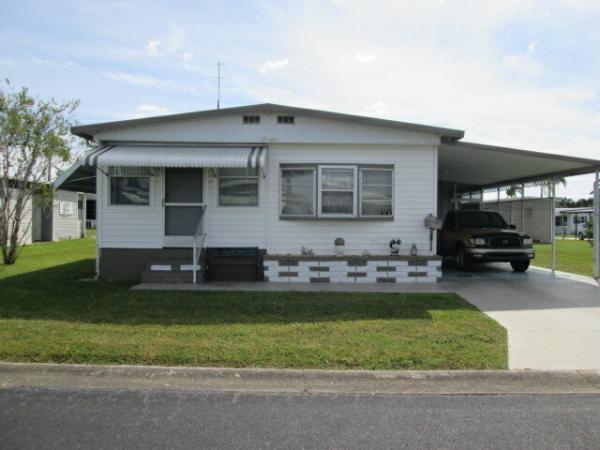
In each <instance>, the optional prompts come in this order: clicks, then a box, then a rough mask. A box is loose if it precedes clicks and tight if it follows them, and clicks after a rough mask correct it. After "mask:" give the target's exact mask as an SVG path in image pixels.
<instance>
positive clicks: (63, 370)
mask: <svg viewBox="0 0 600 450" xmlns="http://www.w3.org/2000/svg"><path fill="white" fill-rule="evenodd" d="M24 386H28V387H62V388H89V389H98V388H103V389H146V390H185V391H219V392H292V393H347V394H431V395H464V394H473V395H477V394H480V395H483V394H590V393H600V371H598V370H575V371H539V370H500V371H491V370H490V371H488V370H482V371H477V370H456V371H451V370H432V371H413V370H408V371H380V370H378V371H368V370H316V369H314V370H313V369H308V370H297V369H260V368H240V369H237V368H214V367H162V366H131V365H112V366H109V365H105V366H104V365H103V366H100V365H82V364H29V363H10V362H0V389H10V388H14V387H24Z"/></svg>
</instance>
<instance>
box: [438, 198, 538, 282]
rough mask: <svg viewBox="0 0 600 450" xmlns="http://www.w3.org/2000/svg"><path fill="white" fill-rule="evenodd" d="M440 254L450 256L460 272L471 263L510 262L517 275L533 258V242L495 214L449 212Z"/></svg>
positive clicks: (443, 229)
mask: <svg viewBox="0 0 600 450" xmlns="http://www.w3.org/2000/svg"><path fill="white" fill-rule="evenodd" d="M439 253H440V255H442V256H453V257H454V258H455V260H456V265H457V266H458V268H459V269H460V270H466V269H468V268H469V266H470V265H471V263H473V262H509V263H510V265H511V266H512V268H513V270H514V271H516V272H524V271H526V270H527V268H528V267H529V261H530V260H532V259H533V258H534V257H535V251H534V250H533V239H532V238H531V237H530V236H529V235H527V234H525V233H520V232H518V231H516V227H515V226H514V225H508V224H507V223H506V221H505V220H504V219H503V218H502V216H501V215H500V214H498V213H497V212H495V211H481V210H468V209H464V210H458V211H450V212H449V213H448V214H447V215H446V218H445V219H444V225H443V226H442V230H441V235H440V239H439Z"/></svg>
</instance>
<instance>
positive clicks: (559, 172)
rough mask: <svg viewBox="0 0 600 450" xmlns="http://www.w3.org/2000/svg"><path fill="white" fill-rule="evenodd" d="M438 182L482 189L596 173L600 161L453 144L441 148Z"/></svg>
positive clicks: (513, 149)
mask: <svg viewBox="0 0 600 450" xmlns="http://www.w3.org/2000/svg"><path fill="white" fill-rule="evenodd" d="M438 167H439V172H438V178H439V180H440V181H447V182H454V183H458V184H461V185H466V186H477V187H478V188H483V189H486V188H493V187H498V186H507V185H511V184H517V183H531V182H535V181H540V180H544V179H550V178H552V177H565V176H571V175H581V174H585V173H591V172H594V171H595V170H596V169H597V168H600V160H593V159H586V158H577V157H573V156H564V155H557V154H552V153H540V152H532V151H528V150H520V149H515V148H509V147H499V146H493V145H485V144H477V143H473V142H459V141H452V142H446V143H443V144H442V145H441V146H440V152H439V156H438Z"/></svg>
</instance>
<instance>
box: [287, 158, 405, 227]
mask: <svg viewBox="0 0 600 450" xmlns="http://www.w3.org/2000/svg"><path fill="white" fill-rule="evenodd" d="M393 184H394V181H393V168H392V166H381V167H367V166H364V167H361V166H358V165H350V164H348V165H335V166H334V165H323V166H320V165H314V166H312V165H309V166H304V167H302V166H300V167H298V166H291V165H290V166H285V165H283V166H282V167H281V201H280V215H281V217H291V218H293V217H297V218H302V217H321V218H353V217H365V218H370V219H372V218H391V217H392V216H393V212H394V207H393V190H394V187H393Z"/></svg>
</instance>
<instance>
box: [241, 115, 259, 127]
mask: <svg viewBox="0 0 600 450" xmlns="http://www.w3.org/2000/svg"><path fill="white" fill-rule="evenodd" d="M243 123H244V124H246V125H258V124H259V123H260V116H244V119H243Z"/></svg>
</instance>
